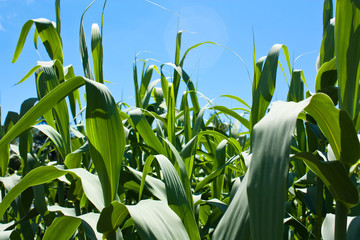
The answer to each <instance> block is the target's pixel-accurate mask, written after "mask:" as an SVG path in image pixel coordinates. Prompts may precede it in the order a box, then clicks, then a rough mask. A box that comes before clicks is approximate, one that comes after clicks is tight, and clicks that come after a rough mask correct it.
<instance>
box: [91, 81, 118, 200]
mask: <svg viewBox="0 0 360 240" xmlns="http://www.w3.org/2000/svg"><path fill="white" fill-rule="evenodd" d="M86 95H87V108H86V134H87V138H88V142H89V148H90V154H91V157H92V160H93V162H94V165H95V168H96V171H97V173H98V175H99V179H100V182H101V185H102V188H103V193H104V200H105V205H109V204H110V203H111V202H112V201H113V200H115V199H116V198H117V190H118V186H119V178H120V168H121V162H122V160H123V158H124V150H125V133H124V127H123V125H122V121H121V117H120V113H119V110H118V108H117V105H116V103H115V101H114V98H113V97H112V95H111V93H110V91H109V90H108V88H107V87H106V86H105V85H104V84H101V83H97V82H92V83H90V82H89V83H87V84H86Z"/></svg>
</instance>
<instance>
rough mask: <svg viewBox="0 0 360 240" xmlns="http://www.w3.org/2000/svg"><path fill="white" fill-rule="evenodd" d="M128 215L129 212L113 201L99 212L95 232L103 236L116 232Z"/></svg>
mask: <svg viewBox="0 0 360 240" xmlns="http://www.w3.org/2000/svg"><path fill="white" fill-rule="evenodd" d="M128 215H129V212H128V210H127V208H126V206H125V205H124V204H122V203H120V202H117V201H113V202H112V203H111V204H110V205H109V206H107V207H106V208H104V209H103V210H102V211H101V214H100V218H99V221H98V223H97V230H98V231H99V232H101V233H104V234H105V235H107V234H109V233H110V232H113V231H116V229H117V228H118V227H119V226H120V225H121V224H122V222H123V221H124V220H125V218H126V217H127V216H128Z"/></svg>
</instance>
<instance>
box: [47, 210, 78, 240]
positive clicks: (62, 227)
mask: <svg viewBox="0 0 360 240" xmlns="http://www.w3.org/2000/svg"><path fill="white" fill-rule="evenodd" d="M80 224H81V220H80V219H77V218H73V217H68V216H61V217H57V218H55V220H54V221H53V222H52V224H51V225H50V227H49V228H48V229H47V230H46V231H45V234H44V238H43V239H44V240H46V239H53V238H54V236H56V239H59V240H62V239H64V240H68V239H70V238H71V236H72V235H74V233H75V231H76V230H77V228H78V227H79V226H80Z"/></svg>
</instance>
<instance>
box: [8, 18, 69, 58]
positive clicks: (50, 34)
mask: <svg viewBox="0 0 360 240" xmlns="http://www.w3.org/2000/svg"><path fill="white" fill-rule="evenodd" d="M33 23H35V27H36V31H37V33H38V34H39V36H40V39H41V41H42V42H43V44H44V46H45V48H46V51H47V53H48V54H49V57H50V58H51V59H52V60H55V59H58V60H59V61H60V62H61V63H62V62H63V61H64V59H63V52H62V44H61V40H60V38H59V35H58V33H57V31H56V29H55V27H54V25H53V23H52V22H51V21H49V20H47V19H45V18H38V19H33V20H29V21H27V22H26V23H25V24H24V26H23V28H22V30H21V33H20V37H19V40H18V43H17V45H16V49H15V53H14V57H13V59H12V62H13V63H14V62H16V60H17V59H18V58H19V56H20V53H21V51H22V49H23V47H24V44H25V40H26V37H27V35H28V33H29V30H30V28H31V26H32V25H33ZM35 46H36V45H35Z"/></svg>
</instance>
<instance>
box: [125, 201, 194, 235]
mask: <svg viewBox="0 0 360 240" xmlns="http://www.w3.org/2000/svg"><path fill="white" fill-rule="evenodd" d="M126 207H127V209H128V211H129V213H130V215H131V218H132V219H133V221H134V223H135V226H136V229H137V230H138V231H139V234H140V236H141V238H142V239H151V240H152V239H154V240H155V239H164V240H167V239H179V240H183V239H184V240H185V239H191V238H189V236H188V234H187V233H186V230H185V227H184V225H183V223H182V222H181V220H180V218H179V217H178V216H177V215H176V214H175V213H174V212H173V211H172V210H171V208H169V207H168V205H167V204H166V203H163V202H161V201H154V200H143V201H141V202H139V203H138V204H136V205H134V206H126ZM199 239H200V238H199Z"/></svg>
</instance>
